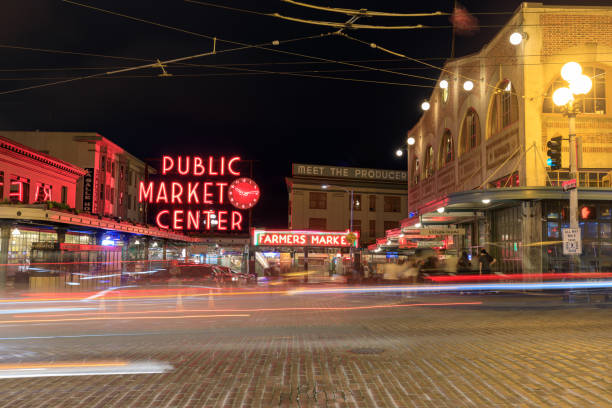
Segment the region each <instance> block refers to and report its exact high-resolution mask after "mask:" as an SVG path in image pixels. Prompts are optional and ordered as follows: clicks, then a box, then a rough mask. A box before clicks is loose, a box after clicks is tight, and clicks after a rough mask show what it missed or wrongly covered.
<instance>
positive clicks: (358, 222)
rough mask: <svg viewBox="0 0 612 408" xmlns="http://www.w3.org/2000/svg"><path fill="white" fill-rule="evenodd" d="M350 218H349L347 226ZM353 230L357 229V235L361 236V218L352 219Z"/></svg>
mask: <svg viewBox="0 0 612 408" xmlns="http://www.w3.org/2000/svg"><path fill="white" fill-rule="evenodd" d="M350 222H351V220H350V219H349V226H350V225H351V224H350ZM352 230H353V231H359V236H361V220H353V229H352Z"/></svg>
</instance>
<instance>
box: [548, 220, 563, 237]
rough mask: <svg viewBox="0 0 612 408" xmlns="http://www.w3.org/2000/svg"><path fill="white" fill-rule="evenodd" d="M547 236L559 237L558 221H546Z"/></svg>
mask: <svg viewBox="0 0 612 408" xmlns="http://www.w3.org/2000/svg"><path fill="white" fill-rule="evenodd" d="M547 228H548V230H547V234H546V235H547V237H548V238H549V239H554V238H559V237H560V236H561V230H560V229H559V223H558V222H549V223H547Z"/></svg>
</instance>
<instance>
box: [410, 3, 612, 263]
mask: <svg viewBox="0 0 612 408" xmlns="http://www.w3.org/2000/svg"><path fill="white" fill-rule="evenodd" d="M513 33H518V34H516V35H515V39H517V38H520V39H521V41H520V42H518V44H516V45H515V44H512V43H511V42H510V41H509V37H510V36H511V34H513ZM516 42H517V41H515V43H516ZM569 61H575V62H578V63H580V64H581V65H582V67H583V73H584V74H585V75H587V76H589V77H590V78H591V80H592V83H593V87H592V89H591V91H590V92H589V93H588V94H586V95H585V96H584V97H583V98H580V99H577V100H576V103H575V106H576V107H577V108H578V110H579V113H578V115H577V118H576V129H577V132H576V133H577V140H578V157H579V163H578V166H579V173H578V175H577V177H576V178H577V180H578V189H579V199H580V202H579V214H578V217H579V222H580V227H581V229H582V237H583V242H582V244H583V251H582V252H583V254H582V256H581V265H582V268H583V269H584V270H587V269H588V270H593V269H600V270H601V269H606V268H612V251H611V250H610V249H611V247H610V246H609V245H607V244H605V243H606V242H609V240H610V239H611V238H612V235H611V230H610V223H609V222H610V221H609V219H610V214H611V204H612V190H611V189H610V170H611V169H612V155H611V153H612V105H611V102H612V101H611V100H610V95H612V81H610V80H609V77H610V74H612V63H611V61H612V7H583V6H573V7H569V6H563V7H560V6H544V5H543V4H542V3H523V4H522V5H521V6H520V7H519V8H518V9H517V11H516V12H515V14H514V15H513V16H512V18H511V19H510V21H509V22H508V23H507V24H506V26H505V27H504V28H503V29H502V30H501V31H500V32H499V33H498V34H497V35H496V36H495V37H494V38H493V40H492V41H491V42H490V43H488V44H487V45H486V46H485V47H484V48H483V49H482V50H481V51H479V52H477V53H475V54H472V55H468V56H466V57H462V58H457V59H452V60H449V61H448V62H447V63H446V64H445V66H444V68H443V70H442V74H441V75H440V77H439V79H438V82H437V83H436V87H435V89H434V91H433V93H432V94H431V96H430V98H429V104H430V109H429V110H427V111H425V112H424V114H423V116H422V117H421V119H420V120H419V121H418V123H417V124H416V125H415V126H414V127H413V128H412V129H411V130H410V131H409V132H408V135H407V136H408V137H409V138H414V141H415V143H414V145H412V146H410V147H409V154H408V155H407V156H408V163H407V164H408V170H409V185H410V187H409V194H408V211H409V212H410V213H412V214H414V215H415V216H414V217H412V218H408V219H406V220H404V222H403V225H404V227H405V228H412V227H413V226H414V225H416V224H418V223H422V224H423V225H426V224H448V225H456V226H459V227H462V229H464V230H465V234H463V235H461V236H458V237H456V243H457V244H458V245H457V247H458V249H467V250H468V251H472V252H473V253H474V254H475V253H476V251H477V250H478V249H480V248H482V247H486V248H488V249H490V250H491V251H492V252H493V253H494V256H496V257H497V258H498V259H499V260H500V262H499V268H500V270H502V271H506V272H516V271H538V270H544V271H548V270H558V269H561V268H564V267H566V266H567V265H565V266H564V264H567V262H568V257H565V258H564V257H563V255H562V250H561V229H562V228H564V227H567V225H568V223H569V221H568V220H569V209H568V193H567V192H564V191H563V190H562V189H561V184H562V182H563V181H564V180H568V179H570V178H572V176H571V175H570V174H569V171H568V167H569V145H568V142H567V140H563V142H562V168H561V169H559V170H555V171H553V170H551V168H550V167H549V166H548V165H547V161H546V156H547V142H548V141H550V140H551V139H552V138H553V137H557V136H562V137H563V138H564V139H567V135H568V126H569V125H568V118H567V117H566V116H564V114H563V111H562V109H561V108H559V107H557V106H555V105H554V104H553V102H552V94H553V92H554V91H555V90H556V89H558V88H559V87H561V86H567V84H566V83H565V81H563V79H562V78H561V76H560V70H561V67H562V66H563V65H564V64H565V63H566V62H569Z"/></svg>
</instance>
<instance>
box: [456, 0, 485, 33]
mask: <svg viewBox="0 0 612 408" xmlns="http://www.w3.org/2000/svg"><path fill="white" fill-rule="evenodd" d="M450 22H451V23H452V24H453V28H454V29H455V33H456V34H458V35H473V34H475V33H477V32H478V30H479V28H480V27H479V26H478V19H477V18H476V17H474V16H473V15H471V14H470V12H469V11H467V9H466V8H465V7H463V6H462V5H461V4H459V3H456V2H455V9H454V10H453V14H452V15H451V16H450Z"/></svg>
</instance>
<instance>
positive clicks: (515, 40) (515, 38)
mask: <svg viewBox="0 0 612 408" xmlns="http://www.w3.org/2000/svg"><path fill="white" fill-rule="evenodd" d="M521 42H523V34H521V33H517V32H514V33H512V34H510V44H512V45H519V44H520V43H521Z"/></svg>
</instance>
